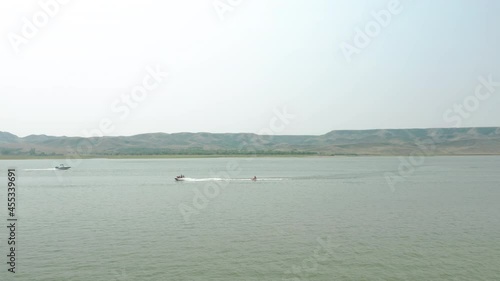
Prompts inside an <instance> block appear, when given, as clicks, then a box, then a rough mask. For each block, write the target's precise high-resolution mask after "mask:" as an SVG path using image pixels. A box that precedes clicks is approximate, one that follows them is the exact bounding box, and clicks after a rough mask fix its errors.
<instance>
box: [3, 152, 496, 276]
mask: <svg viewBox="0 0 500 281" xmlns="http://www.w3.org/2000/svg"><path fill="white" fill-rule="evenodd" d="M423 160H424V162H423V163H417V164H418V165H417V166H414V167H411V168H408V167H406V169H403V170H402V172H403V174H402V175H403V177H400V178H399V181H398V182H396V183H395V184H394V185H393V186H392V187H391V185H390V184H388V182H387V180H386V178H385V174H386V173H393V174H394V175H398V167H399V166H400V161H401V160H400V159H398V158H397V157H333V158H255V159H252V158H249V159H245V158H217V159H209V158H207V159H157V160H143V159H139V160H137V159H133V160H129V159H127V160H106V159H93V160H84V161H82V162H81V163H77V165H76V166H74V167H72V168H71V169H70V170H68V171H55V170H54V169H52V168H51V167H54V166H56V165H57V164H59V163H64V161H63V160H2V161H0V168H1V171H2V173H1V174H2V178H3V179H2V183H3V184H2V185H3V186H4V188H3V189H2V190H3V191H2V192H0V207H1V211H0V215H1V219H2V222H3V224H5V225H7V221H6V220H7V189H6V184H5V183H6V182H7V168H8V167H15V168H16V169H17V176H18V178H17V184H18V194H17V203H18V206H17V207H18V209H17V210H16V211H17V213H18V218H19V221H18V222H17V228H16V232H17V233H16V238H17V241H16V243H17V244H16V246H17V260H16V262H17V263H16V270H17V273H16V274H11V273H8V272H7V264H6V262H7V257H6V255H7V254H8V252H7V241H6V239H5V238H7V237H8V235H9V233H8V229H7V228H6V227H2V230H0V237H2V238H1V239H0V243H1V245H0V259H1V260H0V261H1V263H0V264H1V266H0V267H1V271H0V280H29V281H32V280H50V281H54V280H75V281H77V280H106V281H109V280H123V281H125V280H162V281H163V280H168V281H176V280H203V281H205V280H220V281H226V280H227V281H234V280H244V281H250V280H255V281H257V280H259V281H260V280H294V281H297V280H325V281H326V280H328V281H331V280H419V281H420V280H467V281H469V280H500V266H499V265H500V173H499V171H500V157H475V156H474V157H473V156H470V157H428V158H425V159H423ZM405 161H406V160H405ZM178 174H184V175H186V177H188V178H192V179H193V180H191V181H186V182H175V181H174V177H175V176H176V175H178ZM253 176H257V178H258V180H257V181H255V182H253V181H250V180H249V179H250V178H251V177H253ZM228 177H230V178H231V180H227V178H228Z"/></svg>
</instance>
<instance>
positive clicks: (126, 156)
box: [0, 154, 500, 160]
mask: <svg viewBox="0 0 500 281" xmlns="http://www.w3.org/2000/svg"><path fill="white" fill-rule="evenodd" d="M401 156H403V157H407V156H408V155H406V154H401V155H396V154H394V155H390V154H387V155H386V154H359V155H295V154H289V155H288V154H282V155H273V154H269V155H264V154H262V155H253V156H252V155H238V154H228V155H220V154H219V155H116V156H110V155H106V156H99V155H95V156H94V155H93V156H82V157H78V158H75V157H69V156H63V155H53V156H52V155H51V156H26V155H20V156H7V155H0V160H50V159H67V158H71V159H197V158H198V159H202V158H333V157H401ZM440 156H459V157H460V156H461V157H464V156H500V154H434V155H426V156H425V157H440Z"/></svg>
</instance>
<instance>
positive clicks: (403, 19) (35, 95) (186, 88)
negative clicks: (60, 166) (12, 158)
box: [0, 0, 500, 136]
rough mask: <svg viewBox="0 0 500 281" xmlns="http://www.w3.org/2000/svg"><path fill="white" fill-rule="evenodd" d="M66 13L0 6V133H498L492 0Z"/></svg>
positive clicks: (18, 3)
mask: <svg viewBox="0 0 500 281" xmlns="http://www.w3.org/2000/svg"><path fill="white" fill-rule="evenodd" d="M392 1H395V0H392ZM39 2H40V3H49V4H47V5H40V4H39ZM62 2H63V1H62V0H61V3H59V2H55V0H41V1H34V0H29V1H28V0H5V1H1V2H0V34H1V38H2V39H1V40H0V93H1V96H0V131H8V132H11V133H14V134H17V135H19V136H26V135H30V134H47V135H67V136H83V135H85V134H86V133H85V132H88V131H95V130H101V131H103V132H104V133H105V134H106V135H133V134H139V133H149V132H167V133H174V132H217V133H220V132H252V133H257V132H273V133H276V134H316V135H318V134H324V133H326V132H328V131H331V130H339V129H376V128H427V127H456V126H462V127H465V126H500V110H499V108H500V107H499V105H500V87H499V85H498V84H495V83H498V82H493V83H492V82H489V83H484V81H485V80H488V79H490V80H493V81H499V82H500V52H499V50H500V31H499V27H500V1H493V0H491V1H487V0H462V1H459V0H442V1H431V0H420V1H410V0H400V1H399V4H398V3H397V2H398V1H396V2H391V0H380V1H379V0H342V1H341V0H313V1H311V0H241V1H237V0H220V1H213V0H182V1H178V0H176V1H153V0H150V1H146V0H136V1H125V0H100V1H97V0H96V1H90V0H85V1H82V0H65V1H64V2H67V3H65V4H62ZM54 3H55V4H54ZM382 10H384V11H382ZM381 11H382V12H381ZM48 14H50V15H48ZM377 15H378V16H377ZM388 15H389V16H390V18H389V17H388ZM377 20H378V21H377ZM360 31H361V32H362V33H363V34H362V35H360ZM366 32H368V33H369V34H368V35H367V34H366ZM362 39H365V41H363V40H362ZM366 39H368V43H367V42H366ZM167 72H168V76H166V74H165V73H167ZM480 76H482V77H484V79H485V80H483V83H481V82H480V79H478V78H479V77H480ZM489 76H491V77H490V78H488V77H489ZM481 85H482V86H481ZM492 85H493V86H492ZM478 87H479V88H480V89H479V93H480V97H481V99H479V98H478V97H477V96H474V95H475V92H476V89H477V88H478ZM481 91H482V92H481ZM127 99H128V100H127ZM464 102H465V103H466V107H465V108H462V109H459V108H458V107H454V106H455V105H460V104H463V103H464ZM467 103H468V104H467ZM460 110H462V112H459V111H460ZM283 111H286V112H285V113H283ZM277 112H278V113H277ZM283 120H285V122H283ZM266 130H267V131H266Z"/></svg>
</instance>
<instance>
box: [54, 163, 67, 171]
mask: <svg viewBox="0 0 500 281" xmlns="http://www.w3.org/2000/svg"><path fill="white" fill-rule="evenodd" d="M55 168H56V170H69V169H70V168H71V167H69V166H64V164H60V165H59V166H56V167H55Z"/></svg>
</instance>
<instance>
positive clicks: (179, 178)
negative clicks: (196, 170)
mask: <svg viewBox="0 0 500 281" xmlns="http://www.w3.org/2000/svg"><path fill="white" fill-rule="evenodd" d="M184 179H185V177H184V175H180V176H177V177H175V181H184Z"/></svg>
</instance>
